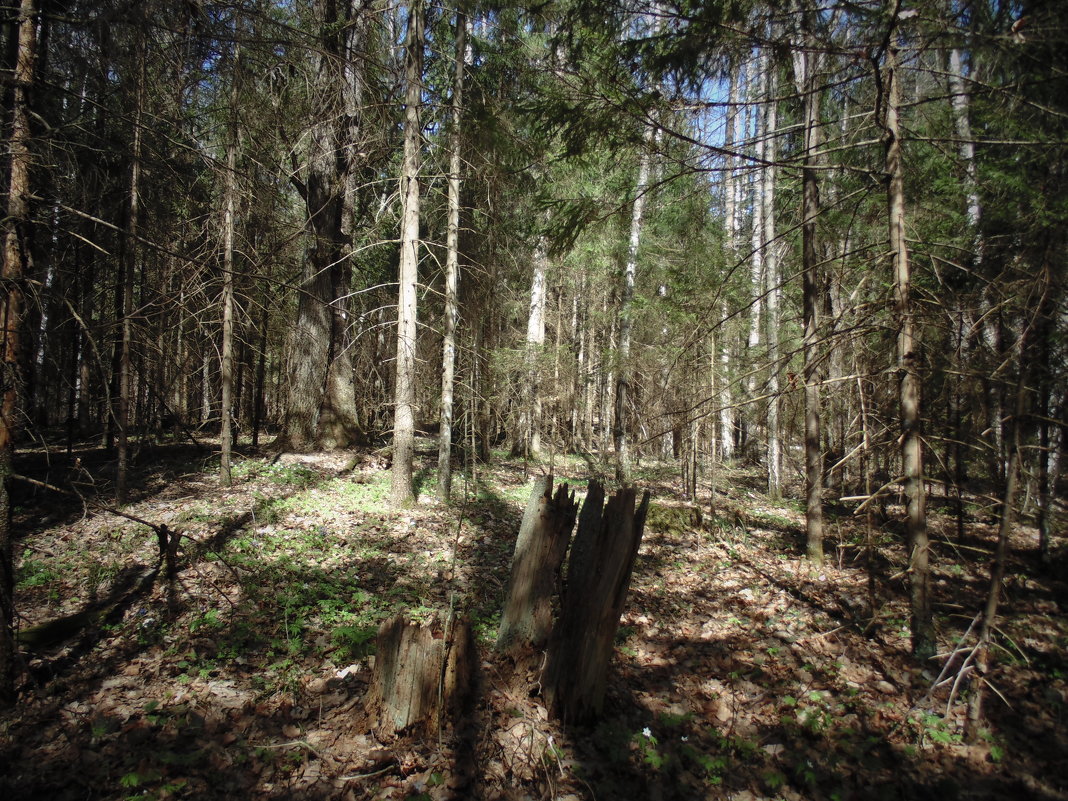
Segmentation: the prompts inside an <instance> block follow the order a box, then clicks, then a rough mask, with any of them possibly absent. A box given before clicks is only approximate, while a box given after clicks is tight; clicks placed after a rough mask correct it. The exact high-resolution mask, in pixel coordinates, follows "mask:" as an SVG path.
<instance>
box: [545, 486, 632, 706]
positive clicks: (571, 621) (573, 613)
mask: <svg viewBox="0 0 1068 801" xmlns="http://www.w3.org/2000/svg"><path fill="white" fill-rule="evenodd" d="M648 510H649V493H648V492H647V493H645V495H644V497H643V498H642V502H641V504H640V505H639V506H638V508H637V509H635V490H634V489H633V488H628V489H624V490H620V491H619V492H617V493H616V494H615V495H613V496H612V497H611V498H610V499H609V500H608V503H607V504H605V502H604V489H603V488H602V487H601V486H600V485H599V484H598V483H596V482H594V481H591V482H590V487H589V491H588V493H587V494H586V501H585V503H584V504H583V506H582V513H581V514H580V516H579V524H578V533H577V534H576V535H575V542H574V544H573V545H572V546H571V560H570V563H569V564H568V571H567V586H566V589H565V592H564V595H563V598H562V600H561V604H560V620H559V622H558V623H557V624H556V627H555V628H554V629H553V633H552V638H551V640H550V642H549V649H548V659H547V663H546V666H545V672H544V676H543V684H544V691H545V700H546V702H547V705H548V707H549V712H550V714H551V715H552V716H553V717H555V718H557V719H559V720H562V721H563V722H564V723H588V722H591V721H592V720H594V719H595V718H596V717H597V716H598V715H599V714H600V713H601V711H602V708H603V706H604V694H605V686H606V683H607V678H608V666H609V661H610V660H611V657H612V652H613V647H614V643H615V638H616V629H618V628H619V618H620V615H621V614H622V613H623V604H624V602H625V601H626V597H627V590H628V588H629V587H630V576H631V571H632V570H633V568H634V560H635V558H636V557H637V555H638V546H639V545H640V544H641V539H642V531H643V529H644V527H645V516H646V513H647V512H648Z"/></svg>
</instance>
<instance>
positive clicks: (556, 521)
mask: <svg viewBox="0 0 1068 801" xmlns="http://www.w3.org/2000/svg"><path fill="white" fill-rule="evenodd" d="M577 513H578V505H577V504H576V503H575V493H574V492H570V493H569V492H568V488H567V484H561V485H560V487H559V488H558V489H557V491H556V494H555V495H553V477H552V474H551V473H550V474H549V475H547V476H541V477H540V478H538V479H537V480H536V482H535V484H534V490H533V492H531V495H530V501H529V502H528V503H527V508H526V511H525V512H524V514H523V522H522V524H521V525H520V527H519V536H518V538H517V539H516V544H515V553H514V554H513V556H512V572H511V577H510V578H509V581H508V594H507V596H506V599H505V604H504V610H503V612H502V613H501V626H500V629H499V630H498V634H497V650H499V651H503V652H505V653H508V654H516V653H519V652H523V651H528V650H530V649H532V648H541V647H543V646H544V645H545V643H546V642H547V641H548V639H549V632H550V631H551V630H552V626H553V598H554V596H555V595H556V594H557V592H558V590H559V585H560V568H561V565H563V562H564V556H565V555H566V554H567V546H568V542H569V541H570V539H571V531H572V529H573V528H574V527H575V516H576V514H577Z"/></svg>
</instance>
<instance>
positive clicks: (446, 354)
mask: <svg viewBox="0 0 1068 801" xmlns="http://www.w3.org/2000/svg"><path fill="white" fill-rule="evenodd" d="M466 34H467V17H466V15H465V14H464V13H463V11H457V12H456V51H455V54H454V56H453V59H454V63H455V74H454V76H453V90H452V136H451V140H450V142H449V146H450V150H451V152H450V153H449V224H448V231H447V233H446V241H445V321H444V322H445V334H444V337H443V340H442V346H441V427H440V431H439V432H438V437H439V439H438V495H439V496H441V497H442V498H443V499H444V500H448V499H449V495H450V494H451V492H452V418H453V383H454V380H455V373H456V324H457V322H458V321H459V317H460V311H459V303H458V289H459V280H460V156H461V153H460V145H461V139H460V123H461V121H462V119H463V89H464V49H465V46H466V45H465V40H466Z"/></svg>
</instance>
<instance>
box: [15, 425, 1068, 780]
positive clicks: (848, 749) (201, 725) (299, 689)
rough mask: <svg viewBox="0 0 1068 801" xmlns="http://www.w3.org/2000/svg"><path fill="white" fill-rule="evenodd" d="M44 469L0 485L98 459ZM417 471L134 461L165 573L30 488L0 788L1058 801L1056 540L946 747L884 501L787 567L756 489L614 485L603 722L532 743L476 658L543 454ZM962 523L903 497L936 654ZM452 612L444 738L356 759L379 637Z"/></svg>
mask: <svg viewBox="0 0 1068 801" xmlns="http://www.w3.org/2000/svg"><path fill="white" fill-rule="evenodd" d="M74 456H78V457H80V461H79V462H77V463H74V462H67V461H65V460H64V458H62V457H55V456H52V457H51V459H46V458H45V455H44V454H43V453H41V452H36V453H25V454H23V455H21V456H20V463H19V464H18V465H17V469H19V470H20V472H22V473H24V474H26V475H30V476H32V477H35V478H37V479H39V480H44V481H48V482H50V483H53V484H60V485H64V486H69V482H71V481H73V482H75V484H78V483H79V482H80V483H81V486H82V491H83V492H88V491H89V490H90V489H93V487H90V486H89V480H90V478H91V476H94V475H95V476H96V480H97V481H98V482H99V481H100V478H99V477H100V476H101V475H103V474H104V469H105V467H106V465H105V463H104V462H102V461H101V460H102V458H103V457H102V455H101V454H99V453H98V452H93V451H90V450H86V451H84V452H83V453H81V454H78V453H75V454H74ZM419 458H420V464H418V465H417V468H422V469H421V470H420V472H419V473H418V476H417V483H418V484H419V489H420V497H419V502H418V504H417V505H416V506H414V507H413V508H411V509H407V510H404V511H395V510H392V509H391V508H390V507H389V505H388V503H387V493H388V487H389V471H388V469H386V465H385V463H384V461H383V459H382V458H381V456H380V455H379V454H378V453H376V452H372V451H351V452H344V453H331V454H312V455H303V456H298V455H282V456H280V457H279V456H270V455H254V454H247V455H245V456H242V457H239V458H238V459H237V460H236V465H235V471H234V473H235V481H234V486H233V487H232V488H231V489H223V488H221V487H220V486H219V483H218V480H217V477H216V472H217V457H215V458H214V459H213V458H211V457H210V454H208V453H207V452H198V451H197V450H196V449H194V448H192V447H185V446H180V445H172V446H165V447H164V446H159V447H156V448H152V449H148V448H147V447H146V449H145V450H144V451H143V452H142V453H141V455H140V461H139V466H138V476H137V485H136V487H135V491H134V493H133V501H132V502H131V503H130V504H129V505H128V506H126V507H125V508H124V509H125V511H126V512H128V513H130V514H132V515H135V516H137V517H140V518H143V519H145V520H147V521H150V522H152V523H154V524H157V525H158V524H166V525H167V526H168V527H169V528H170V529H172V530H175V531H180V532H181V533H182V541H181V542H182V547H181V550H180V553H179V565H178V566H179V569H180V570H179V573H178V575H177V576H176V577H175V579H174V580H170V581H169V580H167V579H166V578H165V576H164V574H163V571H162V570H158V569H157V559H156V551H157V549H156V537H155V534H154V533H153V532H152V530H151V529H149V528H148V527H146V526H144V525H141V524H138V523H136V522H134V521H131V520H129V519H124V518H122V517H119V516H116V515H115V514H112V513H110V512H106V511H99V510H96V509H94V507H92V506H88V507H86V506H83V505H82V504H81V503H80V502H79V501H77V499H74V498H71V497H68V496H62V495H58V494H56V493H53V492H49V491H47V490H43V489H39V490H35V491H34V492H33V493H32V494H30V495H29V496H28V497H26V498H23V499H21V504H20V507H19V512H18V515H17V520H16V524H17V527H18V528H17V531H18V537H19V539H18V540H17V542H16V557H17V565H18V569H17V579H18V589H17V606H18V610H19V614H20V626H21V628H22V629H23V630H24V632H25V633H26V634H27V635H36V641H35V642H34V643H33V646H32V648H28V649H27V650H25V651H24V654H25V657H26V667H27V669H28V671H27V678H25V683H24V686H23V692H22V695H21V698H20V701H19V704H18V706H17V707H16V708H15V709H14V710H13V711H10V712H6V713H3V714H2V715H0V797H3V798H6V799H37V798H41V799H44V798H47V799H51V800H52V801H64V800H65V799H71V800H72V801H73V799H133V798H137V799H141V798H145V799H148V798H154V799H164V798H195V799H222V798H228V799H236V798H242V799H275V798H278V799H281V798H307V799H321V800H322V801H326V799H365V798H366V799H371V798H375V799H385V798H396V799H402V798H408V799H435V800H437V799H447V798H456V799H463V798H501V799H527V798H529V799H560V800H561V801H564V800H566V801H576V800H577V799H596V800H597V801H609V800H610V799H629V800H630V801H638V799H653V800H656V799H738V800H739V801H742V800H743V799H746V800H752V799H763V798H768V799H771V798H781V799H786V800H787V801H791V800H792V799H802V798H805V799H828V800H829V799H839V800H840V801H845V800H846V799H856V798H863V799H865V801H869V799H926V798H930V799H939V801H947V800H949V799H954V798H961V799H972V798H984V799H985V798H991V799H993V798H999V799H1000V798H1010V799H1022V798H1039V799H1064V798H1068V760H1065V755H1068V725H1066V724H1068V655H1066V652H1068V648H1066V646H1068V618H1066V616H1065V609H1066V604H1068V585H1066V584H1065V582H1064V580H1063V578H1064V577H1065V575H1066V574H1065V572H1064V565H1065V561H1066V560H1065V558H1064V550H1063V548H1064V541H1063V540H1061V539H1058V540H1057V543H1056V544H1057V545H1058V546H1059V547H1060V548H1061V550H1059V551H1058V553H1057V555H1058V557H1059V566H1054V567H1042V566H1040V565H1039V563H1038V561H1037V559H1036V555H1035V533H1034V531H1033V530H1031V529H1028V528H1027V527H1026V526H1021V527H1019V528H1018V530H1017V531H1016V533H1015V535H1014V539H1013V542H1012V553H1011V557H1010V564H1009V571H1008V581H1007V582H1006V593H1005V597H1004V600H1003V605H1002V607H1001V613H1000V618H999V630H998V633H997V635H998V636H997V642H998V647H997V648H996V652H995V653H996V667H995V669H994V671H993V672H992V674H991V675H990V679H991V681H992V684H993V686H994V687H995V688H996V692H991V693H988V697H987V699H986V705H985V710H986V713H987V716H988V717H987V722H986V728H985V729H984V730H983V733H982V736H981V737H980V739H979V740H978V742H977V743H975V744H965V743H964V742H962V737H961V731H962V720H963V710H964V703H963V700H964V699H966V696H967V692H968V691H969V688H967V687H966V686H962V687H959V688H958V689H957V692H956V694H955V696H954V697H953V699H952V702H951V699H950V692H951V686H952V683H948V684H943V685H942V686H940V687H937V688H934V689H932V685H933V684H934V683H935V680H936V679H937V677H938V674H939V673H940V671H941V667H942V662H941V661H937V660H936V661H934V662H932V663H931V664H930V665H927V666H922V667H921V666H917V665H916V664H915V662H914V661H913V660H912V659H911V658H910V656H909V638H908V630H907V615H908V612H907V605H906V591H907V588H906V578H905V574H904V566H905V553H904V548H903V547H902V544H901V533H900V526H899V525H898V524H897V523H896V520H897V519H899V517H900V509H898V508H895V507H893V506H890V507H889V508H888V509H887V510H886V511H887V513H888V518H887V520H886V521H885V522H883V523H881V524H880V525H877V526H876V527H875V528H874V530H873V532H872V535H871V537H870V538H869V536H868V534H867V530H866V526H865V519H864V516H863V515H861V516H860V517H854V516H853V515H852V514H851V511H852V510H851V509H845V508H843V507H840V506H836V505H831V510H832V511H833V510H837V511H838V512H839V513H840V514H839V515H837V516H836V515H835V514H833V513H832V514H830V516H829V518H828V541H827V547H826V551H827V560H826V564H825V565H824V566H823V568H821V569H819V570H812V569H811V568H810V567H809V566H808V565H807V564H806V563H805V562H804V561H803V560H802V558H801V556H802V553H803V549H802V546H801V538H802V532H803V515H802V514H801V512H800V511H799V507H798V505H797V504H796V503H794V502H785V503H782V504H773V503H770V502H769V501H768V499H767V497H766V496H765V494H764V493H763V492H762V489H761V482H760V480H759V477H758V475H757V474H756V473H755V472H752V471H746V470H744V469H736V470H733V471H729V472H723V471H720V473H719V477H718V481H719V486H720V488H721V492H720V493H719V494H718V495H717V498H716V505H715V512H714V514H713V513H711V510H710V504H709V498H708V497H707V494H706V495H705V497H704V498H703V499H702V502H701V506H700V512H699V513H698V511H697V507H694V506H691V505H689V504H687V503H685V502H683V501H682V500H681V499H680V489H679V480H678V477H677V474H676V473H675V467H674V466H672V465H666V464H656V463H653V464H647V465H644V466H643V467H642V468H641V472H640V475H639V477H638V484H639V486H640V487H643V488H648V489H649V490H651V492H652V495H653V505H652V508H651V511H650V514H649V518H648V521H647V525H646V530H645V537H644V540H643V542H642V546H641V551H640V553H639V556H638V561H637V564H636V566H635V569H634V575H633V579H632V583H631V589H630V594H629V596H628V598H627V602H626V606H625V611H624V615H623V620H622V624H621V627H620V630H619V634H618V637H617V640H616V652H615V659H614V662H613V665H612V669H611V672H610V675H609V680H608V693H607V699H606V703H605V710H604V714H603V717H602V719H601V720H600V721H599V722H598V723H597V724H596V725H595V726H593V727H589V728H570V729H562V728H560V727H559V726H557V725H556V724H555V723H553V722H552V721H549V720H547V715H546V711H545V708H544V706H543V704H542V703H541V698H540V697H539V695H538V686H539V685H538V682H537V676H530V677H526V676H520V677H518V680H517V678H516V677H515V676H514V675H510V674H509V671H510V666H509V665H508V664H507V663H506V662H504V661H503V660H502V659H500V658H498V657H496V656H495V655H494V654H493V652H492V648H491V644H492V641H493V637H494V634H495V631H496V624H497V620H498V618H499V614H500V609H501V605H502V602H503V597H504V591H505V584H506V582H507V577H508V570H509V563H510V559H511V554H512V549H513V547H514V543H515V538H516V534H517V532H518V528H519V521H520V517H521V514H522V509H523V507H524V505H525V503H526V501H527V497H528V496H529V493H530V478H531V474H533V473H540V472H542V470H544V469H546V468H545V466H534V465H528V466H524V464H523V463H522V462H515V461H509V460H507V459H503V458H501V459H499V460H497V461H496V462H495V463H494V464H492V465H488V466H480V467H479V470H478V473H477V476H476V477H474V480H472V479H471V477H470V476H466V477H465V476H462V475H458V476H457V477H456V483H455V487H454V495H455V498H456V500H455V502H454V503H452V504H450V505H445V504H442V503H440V502H439V501H437V500H436V499H435V498H434V497H433V489H434V486H435V475H434V473H433V470H432V467H431V466H432V465H433V463H434V462H435V460H436V451H435V449H434V447H433V445H432V443H431V442H430V441H429V440H426V441H422V442H421V449H420V452H419ZM424 460H425V461H424ZM555 472H556V475H557V477H558V479H560V480H564V481H568V482H570V483H571V485H572V486H573V487H575V488H576V489H577V490H578V491H579V494H580V495H581V494H582V492H583V491H584V489H585V486H586V482H587V479H588V478H589V476H590V473H589V470H588V469H587V467H586V465H585V464H584V463H583V462H582V461H581V460H578V459H575V458H571V457H569V458H566V459H558V460H557V462H556V464H555ZM96 489H97V490H100V491H102V493H103V492H106V489H107V488H106V487H104V486H97V487H96ZM706 492H707V490H706ZM101 497H106V495H105V494H102V495H101ZM934 500H938V499H934ZM982 514H983V511H982V510H981V509H978V508H977V507H976V506H975V505H972V504H970V505H969V518H968V521H967V522H968V525H967V528H966V535H967V536H966V538H965V539H964V541H958V538H957V536H956V530H955V523H954V521H953V520H952V519H951V518H950V517H949V516H948V508H941V509H940V508H939V505H938V504H937V503H932V539H933V542H934V545H933V550H934V558H933V562H934V564H935V578H934V586H933V589H934V595H935V599H936V612H937V622H938V627H939V635H940V638H941V642H942V646H943V649H942V650H943V651H944V652H950V651H952V650H953V649H954V646H955V645H956V643H957V641H958V639H959V638H960V637H961V635H962V634H963V633H964V632H965V630H966V629H967V628H968V626H969V623H971V621H972V620H973V618H974V616H975V615H976V613H977V612H978V610H979V609H980V608H981V605H982V602H983V599H984V597H985V594H986V591H987V585H988V576H989V562H990V558H991V554H992V550H993V542H994V538H995V529H994V527H993V525H992V524H991V522H990V520H989V515H988V514H987V517H985V518H982V517H980V515H982ZM869 555H870V556H871V558H870V559H869V558H868V556H869ZM450 604H455V605H458V606H460V607H462V608H464V609H466V610H467V612H468V613H469V614H470V616H471V619H472V620H473V621H474V625H475V629H476V633H477V634H478V635H479V642H480V660H479V661H480V663H481V665H480V670H479V682H478V689H477V696H476V701H475V704H474V708H473V709H472V711H471V713H470V715H469V717H468V719H466V720H465V721H464V722H463V724H462V725H460V726H458V727H457V729H456V731H455V732H451V733H448V734H446V735H444V736H442V737H439V738H434V739H432V740H430V741H427V740H424V739H420V738H417V737H411V736H401V737H398V738H392V739H385V740H384V741H381V742H380V741H379V740H378V739H376V737H375V734H374V732H373V731H372V725H373V724H372V722H371V721H369V720H368V717H367V715H366V713H365V711H364V708H363V700H364V696H365V693H366V690H367V687H368V681H369V677H370V675H371V670H372V665H373V659H374V656H373V653H372V651H373V644H374V635H375V632H376V629H377V625H378V624H379V622H380V621H382V620H383V619H385V618H386V617H388V616H389V615H391V614H394V613H396V612H398V611H401V610H410V611H412V612H414V613H417V614H418V613H419V612H421V611H425V610H427V609H440V608H448V607H449V606H450ZM873 604H874V613H873ZM48 622H52V625H51V626H46V627H45V628H44V629H41V628H36V629H35V628H34V627H35V626H39V625H40V624H42V623H48ZM30 639H31V640H33V639H34V637H33V636H30ZM958 660H959V658H958Z"/></svg>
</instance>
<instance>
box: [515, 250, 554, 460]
mask: <svg viewBox="0 0 1068 801" xmlns="http://www.w3.org/2000/svg"><path fill="white" fill-rule="evenodd" d="M548 262H549V256H548V253H547V251H546V243H545V242H544V241H543V240H539V241H538V245H537V247H535V249H534V275H533V277H532V279H531V282H530V313H529V314H528V316H527V341H526V349H525V350H524V352H523V370H524V372H525V376H524V379H523V394H524V397H523V398H521V399H520V401H519V425H518V431H517V432H516V439H515V441H514V442H513V443H512V456H531V457H536V456H538V454H539V452H540V451H541V423H542V420H541V416H542V409H541V364H540V356H541V351H542V347H543V346H544V344H545V298H546V272H547V271H548Z"/></svg>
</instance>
